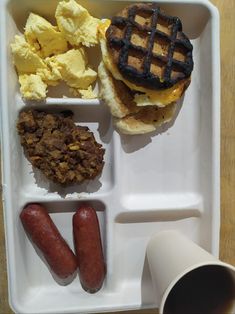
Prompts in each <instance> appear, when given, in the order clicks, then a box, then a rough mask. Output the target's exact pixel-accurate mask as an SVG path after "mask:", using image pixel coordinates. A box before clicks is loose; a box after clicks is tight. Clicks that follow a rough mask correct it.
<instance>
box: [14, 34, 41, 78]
mask: <svg viewBox="0 0 235 314" xmlns="http://www.w3.org/2000/svg"><path fill="white" fill-rule="evenodd" d="M11 50H12V54H13V62H14V64H15V67H16V69H17V71H18V74H25V73H28V74H29V73H36V71H37V70H38V69H45V68H46V65H45V63H44V62H43V60H42V59H41V58H40V57H39V56H38V55H37V54H36V53H35V52H33V50H32V48H31V46H30V45H29V43H27V42H26V41H25V38H24V36H19V35H16V36H15V42H14V43H12V44H11Z"/></svg>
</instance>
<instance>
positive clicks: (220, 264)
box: [159, 260, 235, 314]
mask: <svg viewBox="0 0 235 314" xmlns="http://www.w3.org/2000/svg"><path fill="white" fill-rule="evenodd" d="M203 266H221V267H225V268H227V269H229V270H232V271H233V272H234V274H235V267H234V266H233V265H230V264H228V263H225V262H222V261H220V260H217V261H216V260H215V261H206V262H200V263H197V264H195V265H192V266H189V267H188V268H186V269H185V270H184V271H183V272H181V273H180V274H179V275H178V276H176V278H175V279H174V280H173V281H172V282H171V283H170V284H169V286H168V287H167V289H166V290H165V292H164V294H163V296H162V299H161V303H160V307H159V314H163V310H164V306H165V304H166V300H167V298H168V296H169V294H170V291H171V290H172V288H173V287H174V286H175V284H176V283H177V282H178V281H179V280H180V279H181V278H183V277H184V276H185V275H186V274H188V273H189V272H190V271H192V270H195V269H198V268H200V267H203Z"/></svg>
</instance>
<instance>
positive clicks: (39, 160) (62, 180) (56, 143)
mask: <svg viewBox="0 0 235 314" xmlns="http://www.w3.org/2000/svg"><path fill="white" fill-rule="evenodd" d="M17 129H18V133H19V135H20V138H21V145H22V146H23V148H24V151H25V154H26V156H27V158H28V160H29V161H30V162H31V163H32V165H33V166H34V167H36V168H38V169H39V170H41V171H42V172H43V174H44V175H45V176H46V177H47V178H48V179H49V180H52V181H54V182H55V183H59V184H62V185H68V184H74V183H81V182H83V181H84V180H91V179H94V178H95V177H96V176H98V175H99V174H100V173H101V172H102V169H103V165H104V161H103V156H104V152H105V150H104V149H103V148H102V145H101V144H98V143H97V142H96V140H95V137H94V135H93V133H92V132H91V131H90V130H89V128H88V127H86V126H77V125H75V123H74V122H73V119H72V112H71V111H66V112H63V113H61V114H52V113H46V112H41V111H37V110H28V111H22V112H21V113H20V115H19V119H18V123H17Z"/></svg>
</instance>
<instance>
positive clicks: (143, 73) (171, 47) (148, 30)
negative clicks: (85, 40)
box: [106, 4, 193, 90]
mask: <svg viewBox="0 0 235 314" xmlns="http://www.w3.org/2000/svg"><path fill="white" fill-rule="evenodd" d="M127 13H128V14H127V17H126V16H116V17H113V18H112V21H111V25H110V27H109V28H108V30H107V32H106V37H107V42H108V47H109V48H110V49H111V50H112V49H119V56H118V62H117V66H118V69H119V71H120V72H121V74H122V75H123V76H124V77H125V78H127V79H128V80H130V81H132V82H134V83H135V84H137V85H138V84H139V85H141V86H144V87H146V88H149V89H155V90H156V89H164V88H169V87H171V86H173V85H174V84H176V83H177V82H179V81H180V80H182V79H185V78H188V77H189V76H190V75H191V72H192V70H193V60H192V49H193V47H192V45H191V43H190V41H189V39H188V38H187V36H186V35H185V34H184V33H183V32H182V24H181V21H180V19H179V18H177V17H172V16H169V15H166V14H165V13H163V12H162V11H161V10H160V8H159V7H158V6H157V5H156V4H151V5H148V4H144V5H133V6H130V7H129V8H127ZM141 13H142V14H147V15H148V16H150V17H151V23H150V25H151V26H147V25H141V24H139V23H138V22H136V21H135V18H136V16H138V14H139V15H141ZM158 21H160V22H159V23H161V22H162V21H164V23H166V25H167V27H168V29H169V27H171V28H172V29H171V32H170V34H167V33H164V32H163V31H161V30H159V29H158V26H157V25H158ZM160 25H161V26H162V24H160ZM116 27H118V28H119V27H121V28H122V29H123V33H124V34H123V38H117V37H115V28H116ZM134 31H137V32H138V31H139V32H141V33H145V34H146V36H147V37H148V43H147V47H146V48H145V47H142V46H139V45H135V44H134V43H132V42H131V37H132V34H133V32H134ZM161 39H162V40H164V41H166V43H167V45H168V50H167V54H166V55H160V54H159V53H155V52H154V51H153V47H154V43H155V42H156V43H157V42H158V41H160V40H161ZM180 47H183V48H184V51H185V56H184V61H182V60H177V59H174V58H173V56H174V52H175V50H176V49H178V48H180ZM131 51H132V52H136V53H139V54H140V57H142V58H143V62H142V66H141V70H139V69H136V68H135V67H133V66H132V65H129V64H128V56H129V54H130V52H131ZM154 60H155V61H154ZM158 61H159V64H162V66H163V71H162V73H163V74H162V76H160V77H159V76H158V75H156V74H154V73H152V72H151V65H152V63H154V62H155V63H156V62H158ZM173 68H177V69H178V73H179V75H178V76H176V77H173Z"/></svg>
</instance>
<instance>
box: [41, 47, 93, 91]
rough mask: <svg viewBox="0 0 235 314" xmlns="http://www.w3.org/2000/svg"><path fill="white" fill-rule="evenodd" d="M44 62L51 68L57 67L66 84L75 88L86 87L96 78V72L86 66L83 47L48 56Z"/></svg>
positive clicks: (86, 61)
mask: <svg viewBox="0 0 235 314" xmlns="http://www.w3.org/2000/svg"><path fill="white" fill-rule="evenodd" d="M46 63H47V64H48V65H49V66H50V68H51V69H54V68H55V69H57V70H58V71H59V73H60V75H61V78H63V80H64V81H65V82H66V83H67V84H68V86H70V87H73V88H75V89H82V90H83V89H88V88H89V86H90V85H91V84H92V83H93V82H94V81H95V80H96V78H97V73H96V72H95V71H93V70H92V69H91V68H90V67H89V66H88V60H87V56H86V53H85V51H84V49H83V48H80V49H71V50H69V51H68V52H66V53H64V54H61V55H57V56H53V57H51V58H48V59H47V60H46ZM41 72H43V71H41ZM46 79H47V78H46V75H45V80H46Z"/></svg>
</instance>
